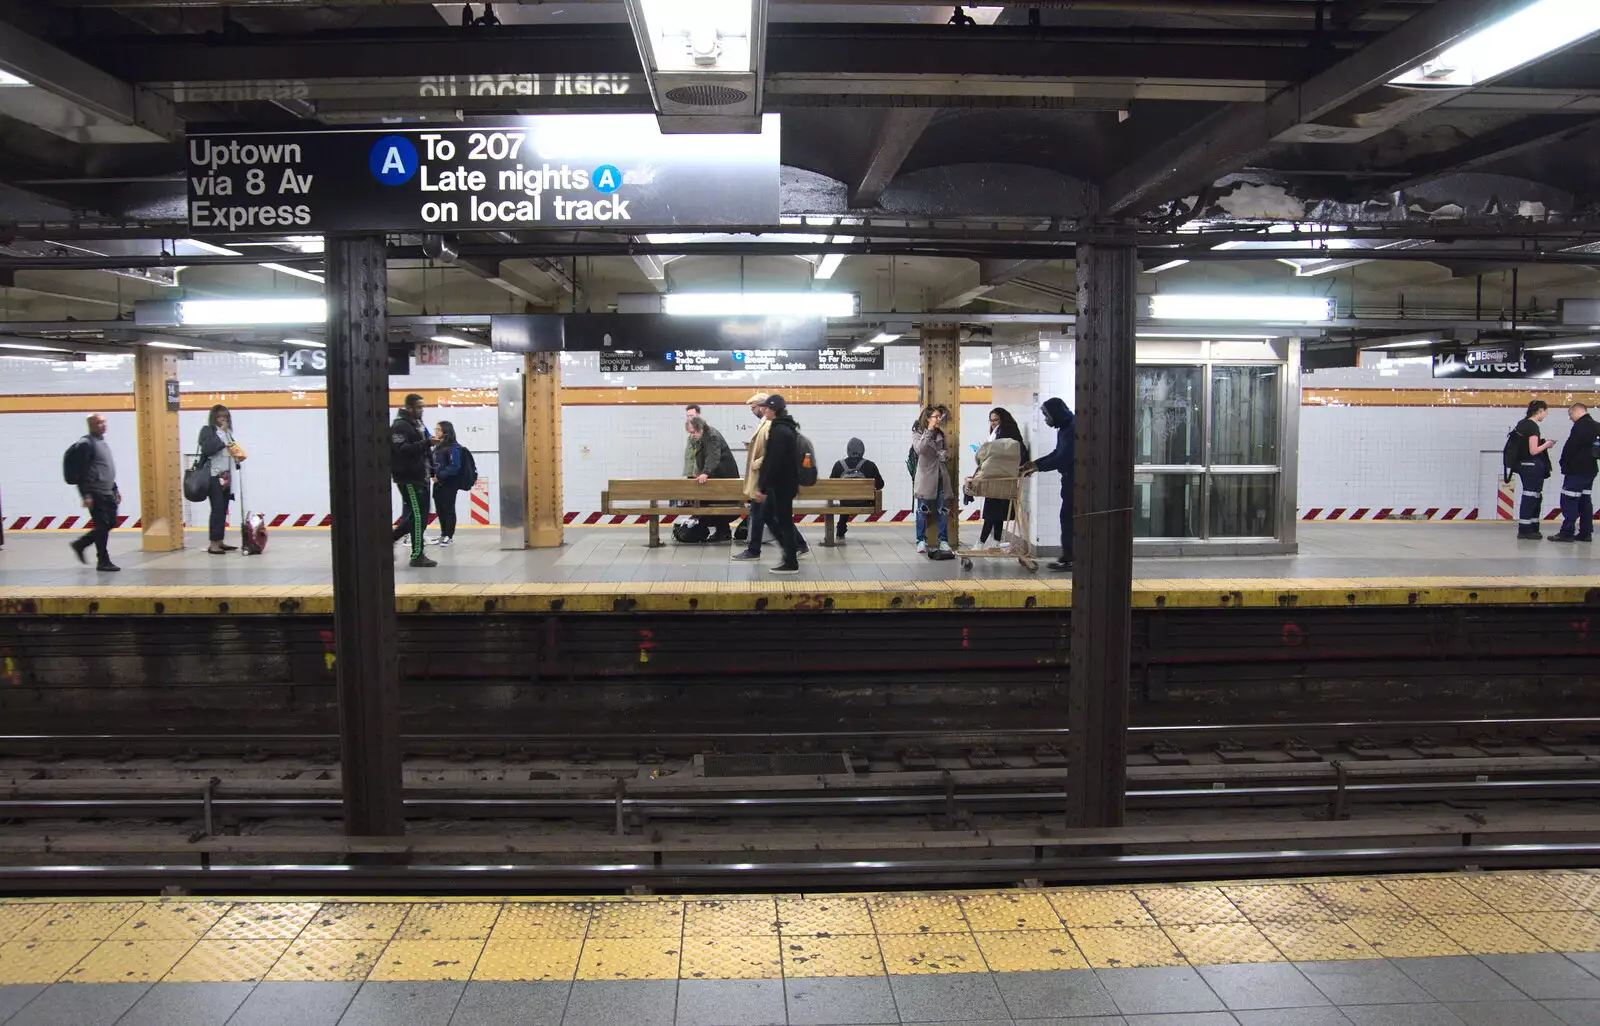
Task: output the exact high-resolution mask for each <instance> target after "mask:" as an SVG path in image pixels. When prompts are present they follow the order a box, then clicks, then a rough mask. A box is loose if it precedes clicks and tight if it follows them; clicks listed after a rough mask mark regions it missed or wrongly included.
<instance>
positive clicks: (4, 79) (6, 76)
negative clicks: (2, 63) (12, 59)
mask: <svg viewBox="0 0 1600 1026" xmlns="http://www.w3.org/2000/svg"><path fill="white" fill-rule="evenodd" d="M25 85H33V83H32V82H29V81H28V80H27V79H25V78H18V77H17V76H16V75H13V74H12V73H11V72H9V71H0V86H25Z"/></svg>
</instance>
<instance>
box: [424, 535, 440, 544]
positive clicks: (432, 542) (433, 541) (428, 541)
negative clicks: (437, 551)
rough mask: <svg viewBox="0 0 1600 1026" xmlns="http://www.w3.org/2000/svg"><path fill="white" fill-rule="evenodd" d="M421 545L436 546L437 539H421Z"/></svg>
mask: <svg viewBox="0 0 1600 1026" xmlns="http://www.w3.org/2000/svg"><path fill="white" fill-rule="evenodd" d="M422 544H424V545H437V544H439V539H437V538H428V537H424V538H423V539H422Z"/></svg>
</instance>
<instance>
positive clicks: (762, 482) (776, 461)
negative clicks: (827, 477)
mask: <svg viewBox="0 0 1600 1026" xmlns="http://www.w3.org/2000/svg"><path fill="white" fill-rule="evenodd" d="M761 409H762V416H763V417H764V418H765V419H766V421H767V427H768V430H767V451H766V454H765V456H764V457H763V458H762V460H761V472H760V474H759V476H758V477H757V479H756V492H755V495H754V496H753V498H754V499H755V500H756V501H757V502H759V503H761V512H762V515H763V516H765V517H766V521H767V528H768V530H770V531H771V532H772V536H773V537H774V538H776V539H778V544H779V546H781V547H782V548H783V562H781V563H779V564H778V565H777V566H775V567H772V572H773V573H775V574H797V573H799V572H800V556H799V552H798V551H797V542H796V537H795V529H794V497H795V496H796V495H797V494H799V492H800V483H801V469H802V468H801V465H800V464H801V456H802V452H801V449H802V446H801V444H800V425H798V424H796V423H795V422H794V418H793V417H791V416H789V405H788V403H786V402H785V401H784V398H783V396H781V395H769V396H767V399H766V402H764V403H762V404H761ZM814 460H815V457H814V456H813V461H814ZM811 475H812V480H813V481H815V480H816V467H815V462H813V465H812V468H811ZM752 530H753V529H752Z"/></svg>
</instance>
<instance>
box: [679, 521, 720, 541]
mask: <svg viewBox="0 0 1600 1026" xmlns="http://www.w3.org/2000/svg"><path fill="white" fill-rule="evenodd" d="M710 539H711V528H709V527H707V526H706V525H705V524H703V523H701V522H700V521H699V520H698V519H696V518H695V517H683V518H681V519H679V520H675V521H673V523H672V540H673V541H675V542H678V543H680V544H683V545H698V544H699V543H701V542H704V541H709V540H710Z"/></svg>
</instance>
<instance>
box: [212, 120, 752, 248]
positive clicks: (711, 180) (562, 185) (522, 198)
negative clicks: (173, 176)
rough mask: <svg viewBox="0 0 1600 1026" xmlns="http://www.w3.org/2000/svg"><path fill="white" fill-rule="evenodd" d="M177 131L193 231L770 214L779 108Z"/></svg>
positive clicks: (484, 227) (708, 220) (526, 224)
mask: <svg viewBox="0 0 1600 1026" xmlns="http://www.w3.org/2000/svg"><path fill="white" fill-rule="evenodd" d="M187 142H188V178H189V227H190V229H191V230H192V231H193V233H194V234H196V235H235V234H260V233H263V232H267V233H272V232H281V231H286V230H287V231H293V232H296V233H302V232H303V233H306V234H320V233H323V232H352V231H362V232H377V231H390V232H392V231H408V232H462V231H498V230H506V229H516V228H536V227H544V228H549V227H561V226H565V225H572V226H574V227H579V226H584V227H597V226H604V227H612V228H627V229H629V230H636V229H650V228H673V227H680V226H715V225H753V224H776V223H777V222H778V115H776V114H768V115H766V116H765V117H764V118H763V119H762V130H761V132H760V134H752V135H717V136H697V135H676V134H674V135H663V134H662V132H661V130H660V128H659V127H658V126H657V124H656V119H655V116H654V115H652V114H594V115H582V114H569V115H546V116H538V115H534V116H527V117H516V118H508V119H495V120H494V121H493V122H492V123H489V122H486V123H483V124H468V125H467V126H465V127H438V126H433V125H419V126H417V127H415V128H403V129H398V128H396V127H395V126H393V125H388V126H384V127H381V128H357V129H332V130H313V131H287V132H195V133H191V134H190V135H189V137H188V140H187Z"/></svg>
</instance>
